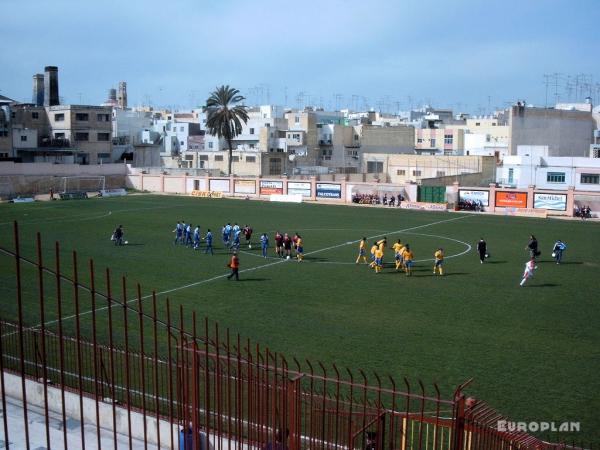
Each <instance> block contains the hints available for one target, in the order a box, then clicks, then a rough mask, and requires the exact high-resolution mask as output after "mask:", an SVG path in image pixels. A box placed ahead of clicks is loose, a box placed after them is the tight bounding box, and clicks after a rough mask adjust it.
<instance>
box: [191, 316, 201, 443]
mask: <svg viewBox="0 0 600 450" xmlns="http://www.w3.org/2000/svg"><path fill="white" fill-rule="evenodd" d="M197 342H198V334H197V330H196V311H193V312H192V348H191V351H192V430H193V433H194V434H193V438H192V442H193V448H194V449H199V448H200V445H199V444H200V442H199V439H198V436H199V433H198V432H199V431H200V427H199V425H198V409H199V407H198V390H199V389H198V383H199V371H198V365H199V361H198V346H197Z"/></svg>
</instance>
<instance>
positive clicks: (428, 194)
mask: <svg viewBox="0 0 600 450" xmlns="http://www.w3.org/2000/svg"><path fill="white" fill-rule="evenodd" d="M417 201H419V202H427V203H446V187H445V186H419V189H418V192H417Z"/></svg>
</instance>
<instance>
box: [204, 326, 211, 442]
mask: <svg viewBox="0 0 600 450" xmlns="http://www.w3.org/2000/svg"><path fill="white" fill-rule="evenodd" d="M208 342H209V336H208V317H205V318H204V403H205V405H204V411H205V412H204V415H205V417H206V440H207V441H208V439H209V436H210V429H211V426H210V404H211V403H210V371H209V368H208V364H209V358H208V350H209V347H208V345H209V344H208ZM206 444H207V447H206V448H208V442H207V443H206Z"/></svg>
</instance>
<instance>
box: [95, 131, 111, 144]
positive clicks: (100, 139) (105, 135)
mask: <svg viewBox="0 0 600 450" xmlns="http://www.w3.org/2000/svg"><path fill="white" fill-rule="evenodd" d="M109 139H110V133H98V142H106V141H108V140H109Z"/></svg>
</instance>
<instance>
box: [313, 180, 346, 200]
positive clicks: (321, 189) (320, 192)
mask: <svg viewBox="0 0 600 450" xmlns="http://www.w3.org/2000/svg"><path fill="white" fill-rule="evenodd" d="M317 197H318V198H342V185H341V184H334V183H317Z"/></svg>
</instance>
